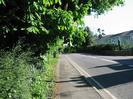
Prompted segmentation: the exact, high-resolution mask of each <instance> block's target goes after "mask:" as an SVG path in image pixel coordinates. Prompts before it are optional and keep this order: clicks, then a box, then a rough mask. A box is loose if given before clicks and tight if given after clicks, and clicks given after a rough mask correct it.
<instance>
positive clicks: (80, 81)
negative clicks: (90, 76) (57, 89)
mask: <svg viewBox="0 0 133 99" xmlns="http://www.w3.org/2000/svg"><path fill="white" fill-rule="evenodd" d="M67 82H71V83H73V84H74V86H75V87H92V86H91V85H90V84H88V83H87V82H86V79H85V77H84V76H79V77H70V80H61V81H56V83H67Z"/></svg>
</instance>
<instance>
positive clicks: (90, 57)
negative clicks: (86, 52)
mask: <svg viewBox="0 0 133 99" xmlns="http://www.w3.org/2000/svg"><path fill="white" fill-rule="evenodd" d="M88 57H90V58H96V57H95V56H88Z"/></svg>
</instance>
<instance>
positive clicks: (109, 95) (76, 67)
mask: <svg viewBox="0 0 133 99" xmlns="http://www.w3.org/2000/svg"><path fill="white" fill-rule="evenodd" d="M66 58H67V59H68V61H69V62H70V63H71V64H72V65H73V66H74V68H75V69H77V70H78V72H80V74H81V75H83V76H85V78H87V77H90V79H91V80H92V81H93V82H94V83H95V84H97V86H98V87H100V88H101V90H99V89H97V88H96V87H95V86H93V85H92V87H93V88H94V89H95V90H96V91H97V92H98V93H99V95H101V96H102V97H103V98H104V99H108V98H107V97H110V98H111V99H117V98H116V97H115V96H114V95H113V94H112V93H111V92H109V91H108V90H107V89H105V88H104V87H103V86H102V85H101V84H100V83H99V82H97V81H96V80H95V79H94V78H92V76H91V75H90V74H88V73H87V72H86V71H84V70H83V69H82V68H81V67H80V66H79V65H78V64H76V63H75V62H74V61H72V60H71V59H70V58H69V57H68V56H66ZM86 80H87V79H86ZM87 81H88V80H87ZM88 82H89V81H88ZM105 93H106V94H107V95H108V96H107V95H105Z"/></svg>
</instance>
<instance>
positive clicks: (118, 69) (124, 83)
mask: <svg viewBox="0 0 133 99" xmlns="http://www.w3.org/2000/svg"><path fill="white" fill-rule="evenodd" d="M62 58H64V59H65V60H67V61H68V62H69V63H70V64H71V65H73V66H74V68H75V69H76V70H77V71H78V72H79V73H80V74H81V75H82V76H84V77H85V78H86V79H87V81H88V82H89V81H90V83H91V85H92V86H93V88H94V89H95V90H96V91H97V92H98V93H99V94H101V95H102V96H103V98H105V99H133V56H98V55H86V54H78V53H75V54H65V55H62ZM86 88H87V86H86ZM108 96H110V98H107V97H108ZM62 99H63V98H62ZM84 99H91V98H84ZM92 99H93V98H92Z"/></svg>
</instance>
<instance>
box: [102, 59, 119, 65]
mask: <svg viewBox="0 0 133 99" xmlns="http://www.w3.org/2000/svg"><path fill="white" fill-rule="evenodd" d="M101 60H103V61H107V62H111V63H117V64H118V62H116V61H112V60H108V59H104V58H102V59H101Z"/></svg>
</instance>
